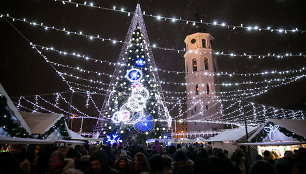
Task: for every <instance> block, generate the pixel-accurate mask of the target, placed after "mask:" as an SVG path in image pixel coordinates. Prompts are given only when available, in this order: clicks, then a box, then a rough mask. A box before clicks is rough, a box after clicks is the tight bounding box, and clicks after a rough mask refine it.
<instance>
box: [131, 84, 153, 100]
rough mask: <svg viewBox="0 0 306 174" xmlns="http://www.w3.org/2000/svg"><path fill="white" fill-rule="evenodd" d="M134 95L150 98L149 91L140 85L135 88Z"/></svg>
mask: <svg viewBox="0 0 306 174" xmlns="http://www.w3.org/2000/svg"><path fill="white" fill-rule="evenodd" d="M132 95H141V96H142V97H144V98H145V99H148V98H149V97H150V93H149V91H148V90H147V89H146V88H144V87H143V86H140V87H138V88H137V89H133V91H132Z"/></svg>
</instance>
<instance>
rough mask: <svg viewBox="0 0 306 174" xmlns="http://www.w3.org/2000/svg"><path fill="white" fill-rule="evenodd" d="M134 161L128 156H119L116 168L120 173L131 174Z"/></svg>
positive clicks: (115, 163)
mask: <svg viewBox="0 0 306 174" xmlns="http://www.w3.org/2000/svg"><path fill="white" fill-rule="evenodd" d="M131 167H132V162H131V160H129V157H128V156H126V155H125V156H124V155H122V156H119V157H118V158H117V160H116V161H115V162H114V168H115V169H116V170H117V171H118V172H119V173H120V174H129V173H131Z"/></svg>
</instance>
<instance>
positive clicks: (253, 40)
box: [0, 0, 306, 124]
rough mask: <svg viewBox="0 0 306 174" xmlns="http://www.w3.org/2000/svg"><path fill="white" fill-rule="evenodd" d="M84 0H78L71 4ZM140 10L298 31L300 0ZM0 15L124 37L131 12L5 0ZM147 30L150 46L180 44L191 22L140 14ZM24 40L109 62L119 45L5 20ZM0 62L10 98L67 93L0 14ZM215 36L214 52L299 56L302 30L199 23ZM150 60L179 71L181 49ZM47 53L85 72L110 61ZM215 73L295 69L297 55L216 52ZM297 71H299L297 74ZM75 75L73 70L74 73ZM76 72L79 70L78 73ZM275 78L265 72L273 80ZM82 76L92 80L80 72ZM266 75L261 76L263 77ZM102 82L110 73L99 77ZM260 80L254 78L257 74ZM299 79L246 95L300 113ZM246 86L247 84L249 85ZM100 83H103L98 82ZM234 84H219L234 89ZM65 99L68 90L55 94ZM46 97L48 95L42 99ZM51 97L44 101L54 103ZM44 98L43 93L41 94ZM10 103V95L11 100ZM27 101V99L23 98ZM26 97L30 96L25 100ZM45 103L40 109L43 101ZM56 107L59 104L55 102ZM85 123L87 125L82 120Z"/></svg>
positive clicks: (303, 6) (305, 4)
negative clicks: (261, 56)
mask: <svg viewBox="0 0 306 174" xmlns="http://www.w3.org/2000/svg"><path fill="white" fill-rule="evenodd" d="M77 2H82V3H83V2H84V1H77ZM92 2H94V4H95V5H98V6H102V7H107V8H112V7H113V6H114V5H116V6H117V7H118V8H121V7H123V8H124V9H125V10H127V11H134V10H135V7H136V3H137V2H138V1H132V0H129V1H126V0H116V1H111V0H103V1H92ZM140 4H141V8H142V10H143V11H145V12H146V13H147V14H154V15H157V14H160V15H162V16H166V17H177V18H178V17H182V18H184V19H189V20H193V19H194V14H195V12H196V11H197V12H198V13H199V14H200V16H201V19H203V21H207V22H212V21H214V20H217V21H219V22H225V23H226V24H233V25H240V24H241V23H242V24H245V25H253V26H254V25H258V26H260V27H267V26H273V27H276V28H282V27H283V28H287V29H291V28H294V27H297V28H299V29H305V30H306V22H305V17H306V1H304V0H248V1H245V0H205V1H203V0H198V1H192V0H188V1H186V0H184V1H183V0H172V1H170V0H169V1H164V0H163V1H162V0H159V1H157V0H154V1H153V0H146V1H142V0H141V1H140ZM0 13H3V14H6V13H9V14H11V16H13V17H17V18H21V19H22V18H26V19H28V20H30V21H35V22H38V23H40V22H43V23H44V24H46V25H49V26H53V25H54V26H55V27H57V28H64V27H65V28H66V29H67V30H71V31H83V32H85V33H88V34H95V35H98V34H99V35H100V36H101V37H104V38H113V39H117V40H124V39H125V36H126V33H127V30H128V27H129V24H130V21H131V16H130V17H128V16H127V15H126V14H125V13H120V12H113V11H106V10H101V9H94V8H89V7H78V8H75V7H74V6H73V5H69V4H66V5H62V3H61V2H55V1H52V0H27V1H18V0H9V1H1V2H0ZM144 20H145V24H146V27H147V32H148V35H149V39H150V42H151V43H156V44H157V45H158V46H160V47H167V48H175V49H183V48H184V47H185V44H184V39H185V37H186V36H187V35H188V34H190V33H191V32H192V29H193V26H192V25H190V24H189V25H186V24H185V23H182V22H176V23H171V22H170V21H157V20H156V19H155V18H151V17H144ZM13 25H14V26H15V27H16V28H18V30H20V32H21V33H22V34H23V35H24V36H26V37H27V38H28V39H29V40H30V41H31V42H33V43H36V44H41V45H44V46H53V47H54V48H57V49H60V50H67V51H75V52H79V53H83V54H86V55H89V56H91V57H94V58H97V59H103V60H108V61H112V62H116V61H117V59H118V56H119V52H120V50H121V47H122V44H120V43H117V44H115V45H114V44H112V43H111V42H107V41H106V42H101V41H99V40H89V39H86V38H83V37H80V36H73V35H70V36H67V35H66V34H65V33H62V32H56V31H52V30H48V31H44V30H43V29H42V28H39V27H37V26H36V27H35V26H30V25H28V24H24V23H21V22H13ZM0 26H1V27H0V40H1V47H0V50H1V51H0V53H1V56H0V57H1V65H0V82H1V84H2V85H3V86H4V88H5V89H6V91H7V92H8V94H9V95H10V96H11V97H19V96H21V95H23V96H28V95H35V94H45V93H54V92H61V91H68V90H69V89H68V86H67V85H66V84H65V83H64V82H63V81H62V80H61V78H60V77H59V76H58V75H57V74H56V73H55V71H54V69H53V68H52V67H51V66H50V65H48V64H47V63H46V62H45V61H44V59H43V58H42V57H41V56H40V55H39V54H38V53H37V52H36V51H35V50H33V49H32V48H31V47H30V46H29V44H28V43H27V42H26V41H25V40H24V39H23V38H22V37H21V36H20V35H19V34H18V33H17V32H16V31H15V30H14V29H13V28H12V27H11V26H10V25H9V24H8V23H7V22H6V21H5V20H4V19H0ZM205 27H206V30H207V31H208V32H209V33H211V34H212V35H213V36H214V38H215V40H214V46H215V50H222V51H224V52H234V53H244V52H245V53H249V54H267V53H268V52H274V53H287V52H291V53H300V52H303V53H304V54H306V50H305V43H306V33H304V34H302V33H295V34H280V33H277V32H273V33H271V32H267V31H260V32H256V31H251V32H250V31H246V30H241V29H236V30H230V29H227V28H221V27H212V26H205ZM153 54H154V57H155V61H156V64H157V66H158V67H159V68H162V69H166V70H174V71H184V58H183V53H179V54H178V53H176V52H171V51H163V50H158V49H153ZM46 56H48V58H50V59H52V60H54V61H56V62H59V63H63V64H69V65H70V66H79V67H82V68H85V69H90V70H93V71H101V72H106V73H109V74H112V72H113V70H114V68H113V66H108V65H105V64H104V65H102V64H93V63H89V62H85V61H80V60H76V59H75V58H73V57H71V56H70V57H69V56H66V57H64V56H59V55H58V54H54V53H51V52H48V53H46ZM217 60H218V64H219V65H218V68H219V71H229V72H236V73H251V72H262V71H265V70H280V71H281V70H288V69H299V68H301V67H302V66H305V62H306V61H305V58H301V57H299V58H295V57H292V58H285V59H282V60H278V59H274V58H267V59H257V58H254V59H252V60H248V59H246V58H238V57H225V56H218V57H217ZM304 73H305V71H304ZM75 74H77V73H75ZM78 75H81V74H78ZM159 75H160V79H161V80H163V81H176V82H184V76H180V75H174V74H166V73H162V72H161V73H159ZM279 77H283V76H273V77H271V78H279ZM88 78H96V77H95V76H94V77H90V76H89V77H88ZM265 78H268V77H265ZM99 79H100V80H102V81H103V82H105V83H108V82H109V80H110V78H108V77H105V76H101V77H100V78H99ZM220 80H221V82H231V81H232V79H230V78H223V79H220ZM234 80H236V81H239V80H240V81H245V80H247V81H250V80H254V81H256V80H258V79H252V78H245V79H234ZM261 80H262V79H261ZM305 85H306V80H305V79H301V80H299V81H297V82H295V83H293V84H290V85H286V86H283V87H279V88H275V89H272V90H271V91H269V92H268V93H266V94H263V95H261V96H259V97H255V98H252V99H249V101H255V102H257V103H262V104H266V105H269V106H275V107H284V108H288V109H304V110H306V108H305V107H306V106H305V105H306V99H305V98H306V90H305ZM251 87H254V86H248V88H251ZM105 88H106V87H105ZM163 89H165V90H172V91H184V88H182V87H178V86H175V85H165V86H163ZM234 89H236V88H230V89H229V88H226V89H224V88H222V90H234ZM63 96H65V97H66V98H67V99H68V94H63ZM49 97H50V96H49ZM52 97H53V98H54V96H51V97H50V98H49V99H50V101H52V100H53V101H54V99H52ZM46 98H48V96H46ZM13 99H14V101H17V100H16V98H13ZM29 99H30V98H29ZM94 99H95V100H96V102H97V104H98V106H101V105H102V103H103V99H104V98H103V97H101V96H94ZM31 101H34V98H32V100H31ZM85 102H86V96H85V94H76V95H74V98H73V104H74V105H76V106H78V107H80V108H84V104H85ZM46 107H47V106H46ZM62 107H63V108H65V107H66V108H67V107H68V106H65V105H64V104H62ZM83 111H84V112H85V113H88V114H91V115H93V116H96V114H97V112H95V110H94V108H93V107H92V106H90V107H89V108H84V110H83ZM88 124H92V123H88Z"/></svg>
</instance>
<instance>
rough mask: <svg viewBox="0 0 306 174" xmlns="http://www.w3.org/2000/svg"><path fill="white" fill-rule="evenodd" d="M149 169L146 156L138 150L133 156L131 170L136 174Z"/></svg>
mask: <svg viewBox="0 0 306 174" xmlns="http://www.w3.org/2000/svg"><path fill="white" fill-rule="evenodd" d="M150 171H151V167H150V164H149V162H148V160H147V157H146V156H145V155H144V154H143V153H141V152H138V153H137V154H136V155H135V157H134V161H133V171H132V172H133V173H136V174H138V173H145V172H150Z"/></svg>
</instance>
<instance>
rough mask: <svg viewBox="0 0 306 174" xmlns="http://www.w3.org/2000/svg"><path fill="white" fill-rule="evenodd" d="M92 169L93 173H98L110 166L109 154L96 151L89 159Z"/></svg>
mask: <svg viewBox="0 0 306 174" xmlns="http://www.w3.org/2000/svg"><path fill="white" fill-rule="evenodd" d="M89 161H90V170H91V171H92V173H95V174H98V173H102V172H103V171H105V170H107V169H108V168H109V161H108V158H107V155H106V154H105V152H103V151H97V152H95V153H94V154H93V155H92V156H91V157H90V159H89Z"/></svg>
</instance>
